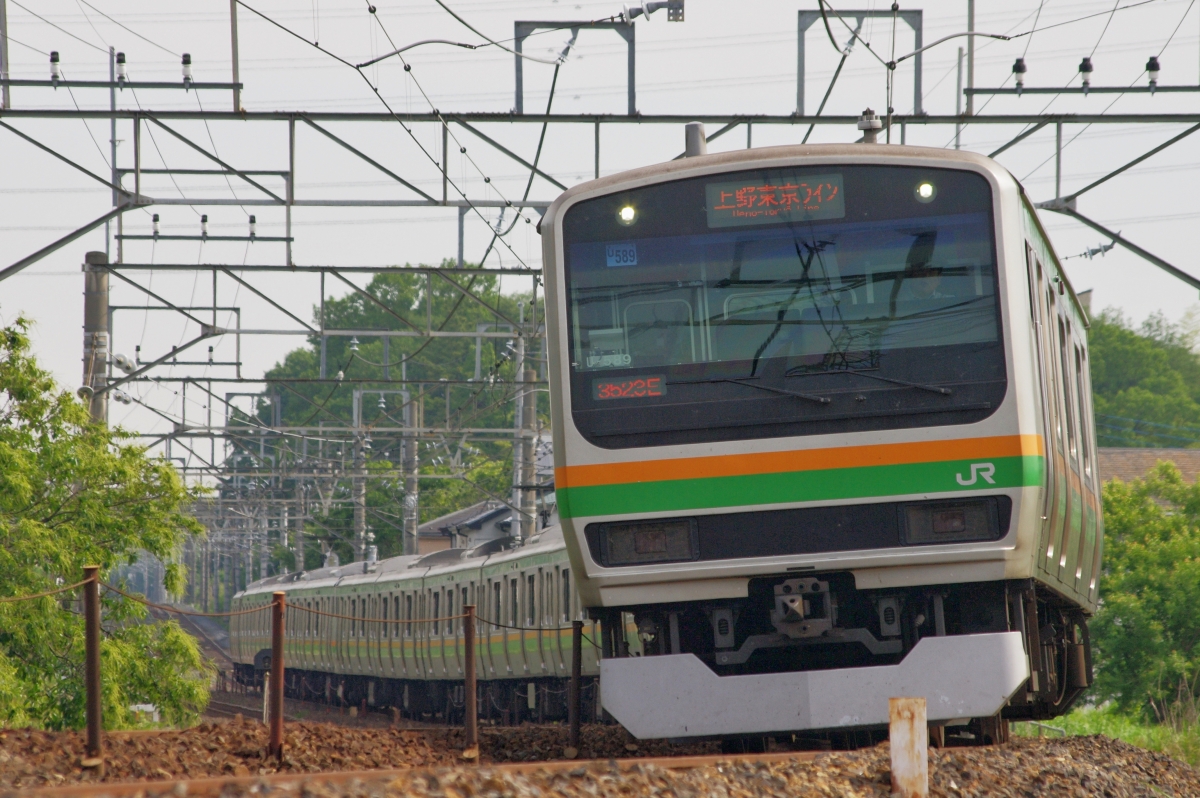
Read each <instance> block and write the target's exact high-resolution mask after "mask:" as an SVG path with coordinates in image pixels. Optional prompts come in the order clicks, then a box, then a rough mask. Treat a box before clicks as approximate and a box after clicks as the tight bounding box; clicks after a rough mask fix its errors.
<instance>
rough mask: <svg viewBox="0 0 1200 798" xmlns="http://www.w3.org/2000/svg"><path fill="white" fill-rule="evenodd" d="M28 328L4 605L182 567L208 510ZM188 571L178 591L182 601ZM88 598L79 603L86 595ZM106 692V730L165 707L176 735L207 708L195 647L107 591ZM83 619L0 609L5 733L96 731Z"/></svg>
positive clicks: (0, 398)
mask: <svg viewBox="0 0 1200 798" xmlns="http://www.w3.org/2000/svg"><path fill="white" fill-rule="evenodd" d="M27 330H28V323H27V322H26V321H25V320H23V319H20V320H18V321H17V322H16V323H15V324H14V325H13V326H11V327H9V328H6V329H0V597H10V596H27V595H31V594H35V593H41V592H44V591H48V590H53V589H54V588H55V587H57V586H60V585H65V584H72V583H75V582H78V581H80V579H82V576H83V573H82V572H83V567H84V566H85V565H98V566H100V573H101V578H102V579H103V578H106V577H107V575H108V574H109V573H110V572H111V570H112V569H113V568H114V567H115V566H119V565H122V564H128V563H132V562H135V561H136V560H137V559H138V557H139V556H140V555H141V554H142V553H143V552H145V553H148V554H150V555H153V556H156V557H159V558H160V559H162V560H164V561H167V562H170V561H171V560H172V559H173V558H174V556H175V554H176V551H177V549H178V548H179V546H180V544H181V543H182V542H183V540H184V539H185V538H186V537H187V536H188V535H190V534H194V533H199V532H201V531H202V528H201V527H200V525H199V524H198V523H197V522H196V520H195V519H194V518H191V517H190V516H188V515H187V514H186V513H185V512H184V510H183V508H185V507H186V506H187V505H189V504H190V503H191V502H192V501H193V499H194V498H195V494H194V493H192V492H189V491H188V490H187V489H186V488H185V487H184V485H183V484H182V483H181V482H180V480H179V477H178V476H177V475H176V473H175V470H174V469H173V468H172V467H171V465H170V464H169V463H167V462H165V461H163V460H159V459H151V458H148V457H147V456H146V454H145V451H144V450H143V449H142V448H141V447H137V446H131V445H126V444H125V440H127V437H126V436H125V434H124V433H122V432H120V431H110V430H108V429H106V428H105V427H103V426H101V425H98V424H95V423H93V422H92V420H91V418H90V416H89V414H88V411H87V409H86V408H85V407H84V406H83V405H82V404H80V402H79V401H78V400H77V399H76V398H75V397H74V396H73V395H72V394H71V393H69V392H67V391H61V390H59V388H58V387H57V386H56V385H55V384H54V381H53V380H52V379H51V378H50V376H49V374H47V373H46V372H45V371H43V370H42V369H41V368H39V367H38V365H37V363H36V362H35V360H34V359H33V357H32V356H31V354H30V351H29V339H28V336H27ZM183 580H184V574H183V570H182V568H181V567H180V566H179V565H178V564H171V565H168V566H167V569H166V582H167V584H166V587H167V589H168V590H171V591H173V592H177V591H179V590H180V589H181V588H182V587H183ZM77 592H78V591H76V593H77ZM102 617H103V622H102V627H103V628H102V639H101V678H102V681H103V712H104V720H105V725H106V726H108V727H110V728H113V727H121V726H125V725H129V724H130V723H132V722H133V718H132V717H131V714H130V712H129V706H130V705H131V704H154V705H156V706H157V707H158V708H159V710H160V713H161V715H162V717H163V719H164V720H165V721H166V722H168V723H172V724H183V723H188V722H190V721H191V720H193V719H194V718H195V717H196V716H197V715H198V713H199V712H200V711H202V710H203V708H204V706H205V704H206V703H207V700H208V693H207V681H208V678H209V674H208V671H207V667H208V666H206V665H205V662H204V660H203V658H202V657H201V655H200V652H199V649H198V648H197V646H196V643H195V640H194V639H193V638H192V637H190V636H189V635H187V634H186V633H185V632H184V631H183V630H182V629H181V628H180V627H179V626H178V624H175V623H151V622H148V621H147V619H146V611H145V607H143V606H142V605H140V604H136V603H134V602H131V601H127V600H124V599H122V598H121V597H120V596H117V595H115V594H109V593H107V591H105V595H104V597H103V616H102ZM83 650H84V649H83V619H82V615H81V614H80V612H79V607H78V604H77V597H72V596H71V594H69V593H68V594H60V595H57V596H46V597H43V598H39V599H35V600H32V601H19V602H4V603H0V727H3V726H17V725H34V726H40V727H45V728H52V729H62V728H73V727H74V728H77V727H80V726H82V725H83V720H84V689H83Z"/></svg>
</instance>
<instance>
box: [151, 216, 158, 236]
mask: <svg viewBox="0 0 1200 798" xmlns="http://www.w3.org/2000/svg"><path fill="white" fill-rule="evenodd" d="M150 225H151V228H152V229H153V231H154V235H158V214H157V213H156V214H154V216H152V217H150Z"/></svg>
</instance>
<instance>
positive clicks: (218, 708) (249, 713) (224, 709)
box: [204, 698, 302, 721]
mask: <svg viewBox="0 0 1200 798" xmlns="http://www.w3.org/2000/svg"><path fill="white" fill-rule="evenodd" d="M262 712H263V711H262V707H261V706H259V707H258V708H254V707H247V706H245V705H244V704H235V703H232V702H229V701H219V700H213V699H212V698H209V699H208V708H207V709H206V710H204V714H205V715H207V716H209V717H217V718H234V717H237V716H238V715H241V716H242V717H244V718H259V717H262ZM283 719H284V720H290V721H297V720H302V718H299V717H297V716H295V715H292V714H290V713H287V712H285V713H283Z"/></svg>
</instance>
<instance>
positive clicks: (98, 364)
mask: <svg viewBox="0 0 1200 798" xmlns="http://www.w3.org/2000/svg"><path fill="white" fill-rule="evenodd" d="M106 265H108V256H107V255H105V254H104V253H103V252H89V253H87V255H85V256H84V258H83V388H84V389H85V390H82V391H81V394H82V395H85V397H87V398H85V399H84V401H85V402H89V404H90V409H91V413H92V420H93V421H95V422H97V423H99V424H105V425H107V424H108V394H107V393H98V391H100V390H101V389H102V388H103V387H104V386H105V385H107V384H108V270H107V269H105V268H104V267H105V266H106Z"/></svg>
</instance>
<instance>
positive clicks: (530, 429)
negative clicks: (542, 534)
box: [517, 369, 537, 540]
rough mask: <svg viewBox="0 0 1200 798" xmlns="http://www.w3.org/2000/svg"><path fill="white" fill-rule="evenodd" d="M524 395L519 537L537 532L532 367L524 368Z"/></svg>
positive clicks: (534, 413) (535, 374)
mask: <svg viewBox="0 0 1200 798" xmlns="http://www.w3.org/2000/svg"><path fill="white" fill-rule="evenodd" d="M522 382H523V383H524V385H525V387H524V391H525V396H524V398H523V399H522V401H521V503H520V504H519V505H517V506H518V507H520V508H521V539H522V540H529V538H530V537H531V536H533V535H535V534H537V491H535V490H533V489H531V488H530V485H532V484H533V483H534V482H535V481H536V478H535V476H534V466H535V465H536V463H535V462H534V451H533V447H534V436H536V435H537V394H536V393H534V391H535V390H536V389H535V388H534V387H533V386H534V383H536V382H537V373H536V372H534V370H533V369H525V372H524V377H523V379H522Z"/></svg>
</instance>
